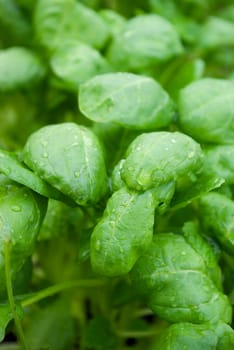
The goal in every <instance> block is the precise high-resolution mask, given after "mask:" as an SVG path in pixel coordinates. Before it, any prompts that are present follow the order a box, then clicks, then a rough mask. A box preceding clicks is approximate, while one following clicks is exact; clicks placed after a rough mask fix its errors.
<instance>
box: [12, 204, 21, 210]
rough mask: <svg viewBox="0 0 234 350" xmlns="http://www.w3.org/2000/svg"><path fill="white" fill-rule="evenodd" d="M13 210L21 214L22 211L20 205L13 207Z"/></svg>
mask: <svg viewBox="0 0 234 350" xmlns="http://www.w3.org/2000/svg"><path fill="white" fill-rule="evenodd" d="M11 210H13V211H15V212H20V211H21V210H22V209H21V207H20V206H19V205H12V206H11Z"/></svg>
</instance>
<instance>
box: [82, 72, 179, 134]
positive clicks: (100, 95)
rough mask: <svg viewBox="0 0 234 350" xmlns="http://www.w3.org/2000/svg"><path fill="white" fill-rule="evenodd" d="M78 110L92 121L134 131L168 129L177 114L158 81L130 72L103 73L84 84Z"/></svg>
mask: <svg viewBox="0 0 234 350" xmlns="http://www.w3.org/2000/svg"><path fill="white" fill-rule="evenodd" d="M79 107H80V110H81V112H82V113H83V114H84V115H85V116H86V117H87V118H89V119H91V120H93V121H96V122H100V123H107V122H114V123H116V124H118V125H121V126H123V127H127V128H131V129H152V128H154V129H158V128H161V127H166V126H167V125H169V124H170V123H171V122H172V120H173V117H174V114H175V111H174V104H173V102H172V100H171V99H170V97H169V95H168V94H167V92H166V91H164V90H163V88H162V87H161V86H160V85H159V84H158V83H157V82H156V81H155V80H153V79H152V78H148V77H144V76H140V75H136V74H130V73H108V74H103V75H99V76H95V77H94V78H92V79H90V80H88V81H87V82H85V83H84V84H81V86H80V91H79Z"/></svg>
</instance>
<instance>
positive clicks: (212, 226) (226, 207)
mask: <svg viewBox="0 0 234 350" xmlns="http://www.w3.org/2000/svg"><path fill="white" fill-rule="evenodd" d="M199 216H200V218H201V221H202V224H203V225H204V227H205V229H206V231H207V234H208V235H212V236H214V237H215V238H216V239H217V240H218V242H219V243H220V244H221V245H222V247H223V249H225V250H226V251H227V252H229V253H230V254H234V220H233V219H234V203H233V201H232V199H230V198H227V197H226V196H224V195H222V194H220V193H216V192H210V193H207V194H206V195H204V196H202V197H201V198H200V201H199Z"/></svg>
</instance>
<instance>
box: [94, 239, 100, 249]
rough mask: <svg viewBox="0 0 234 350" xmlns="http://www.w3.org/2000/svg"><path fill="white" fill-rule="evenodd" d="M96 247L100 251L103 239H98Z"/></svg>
mask: <svg viewBox="0 0 234 350" xmlns="http://www.w3.org/2000/svg"><path fill="white" fill-rule="evenodd" d="M95 249H96V250H97V251H99V250H100V249H101V241H99V240H98V241H97V242H96V244H95Z"/></svg>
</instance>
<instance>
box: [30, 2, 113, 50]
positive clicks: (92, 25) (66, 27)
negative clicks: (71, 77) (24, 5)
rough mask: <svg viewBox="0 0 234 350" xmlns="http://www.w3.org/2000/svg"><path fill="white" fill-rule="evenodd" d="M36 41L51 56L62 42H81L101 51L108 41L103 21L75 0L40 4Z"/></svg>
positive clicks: (36, 25) (36, 12) (37, 11)
mask: <svg viewBox="0 0 234 350" xmlns="http://www.w3.org/2000/svg"><path fill="white" fill-rule="evenodd" d="M34 24H35V31H36V38H37V40H38V41H39V43H40V44H42V45H43V46H45V48H46V49H48V50H49V52H51V51H53V50H54V49H55V48H57V47H58V46H60V44H61V42H66V41H70V40H79V41H82V42H84V43H86V44H88V45H91V46H94V47H95V48H98V49H100V48H102V47H103V46H104V45H105V44H106V41H107V39H108V37H109V30H108V27H107V25H106V23H105V22H104V20H103V19H102V18H101V17H100V16H99V15H98V14H97V13H96V12H94V11H93V10H92V9H91V8H88V7H86V6H84V5H82V4H81V3H80V2H78V1H76V0H52V1H49V2H48V1H47V0H39V1H38V2H37V5H36V9H35V18H34Z"/></svg>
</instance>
